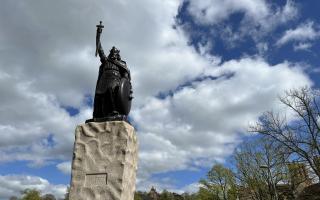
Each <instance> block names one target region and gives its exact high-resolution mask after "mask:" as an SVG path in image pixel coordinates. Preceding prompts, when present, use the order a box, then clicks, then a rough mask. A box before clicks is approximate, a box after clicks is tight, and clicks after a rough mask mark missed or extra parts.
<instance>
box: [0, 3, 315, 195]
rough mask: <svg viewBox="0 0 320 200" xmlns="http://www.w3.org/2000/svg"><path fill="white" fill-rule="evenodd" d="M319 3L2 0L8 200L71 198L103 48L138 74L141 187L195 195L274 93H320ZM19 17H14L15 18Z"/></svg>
mask: <svg viewBox="0 0 320 200" xmlns="http://www.w3.org/2000/svg"><path fill="white" fill-rule="evenodd" d="M319 8H320V2H318V1H316V0H308V1H294V0H281V1H266V0H254V1H253V0H224V1H218V0H203V1H197V0H185V1H183V0H165V1H163V0H155V1H148V0H137V1H135V2H132V1H129V0H121V1H119V0H107V1H103V0H97V1H93V2H92V3H90V4H88V3H87V2H86V1H84V0H83V1H82V0H80V1H72V0H71V1H62V0H59V1H37V0H30V1H17V2H14V3H13V2H12V1H10V0H5V1H4V2H2V5H1V8H0V16H1V17H0V25H1V27H4V28H3V29H2V30H1V31H0V44H1V45H0V52H1V53H0V92H1V95H0V100H1V102H2V104H1V105H0V110H1V114H0V131H1V134H2V136H3V138H2V141H0V199H8V197H9V196H11V195H19V191H21V190H23V189H24V188H36V189H39V190H41V191H42V192H44V193H49V192H50V193H53V194H55V195H56V196H63V194H64V192H65V188H66V186H67V185H68V184H69V181H70V161H71V158H72V148H73V142H74V129H75V127H76V125H77V124H80V123H84V121H85V120H86V119H88V118H91V115H92V106H91V105H92V95H93V94H94V88H95V83H96V78H97V74H98V66H99V59H97V58H95V57H94V48H95V46H94V45H95V42H94V40H95V31H96V30H95V25H96V24H97V23H98V21H100V20H102V21H103V22H104V25H105V29H104V30H103V34H102V44H103V47H104V49H105V51H108V49H110V48H111V47H112V46H116V47H118V48H119V49H120V50H121V56H122V58H123V59H124V60H126V61H127V63H128V65H129V68H130V70H131V72H132V79H133V89H134V96H135V98H134V103H133V108H132V111H131V113H130V119H131V121H132V124H133V125H134V126H135V128H136V130H137V135H138V139H139V142H140V148H139V169H138V176H137V189H139V190H149V189H150V188H151V186H155V187H156V188H157V189H158V190H162V189H168V190H171V191H176V192H183V191H195V190H196V188H197V182H198V180H199V179H200V178H203V177H204V176H205V174H206V172H207V171H208V170H209V168H210V167H211V166H212V165H213V164H214V163H217V162H220V163H225V164H228V161H227V160H228V158H229V157H230V155H232V152H233V150H234V148H235V147H236V146H237V145H239V144H240V143H241V141H242V140H243V139H244V138H245V136H247V133H246V131H245V130H246V127H247V126H248V124H250V123H252V122H254V121H256V120H257V119H258V117H259V116H260V115H261V113H262V112H264V111H266V110H271V109H272V110H275V111H283V108H282V107H281V106H280V105H279V103H278V101H277V97H278V95H281V93H282V92H283V91H285V90H289V89H292V88H297V87H302V86H310V87H314V88H318V87H319V85H320V79H319V73H320V68H319V61H320V59H319V52H320V43H319V38H320V16H319V14H318V10H319ZM12 10H15V12H12Z"/></svg>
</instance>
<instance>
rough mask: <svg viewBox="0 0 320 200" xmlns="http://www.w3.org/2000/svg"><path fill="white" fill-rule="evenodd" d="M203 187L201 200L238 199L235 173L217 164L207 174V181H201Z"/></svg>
mask: <svg viewBox="0 0 320 200" xmlns="http://www.w3.org/2000/svg"><path fill="white" fill-rule="evenodd" d="M200 184H201V185H202V187H201V188H200V190H199V193H198V199H199V200H220V199H221V200H235V199H236V198H237V190H236V180H235V176H234V174H233V172H232V171H231V170H230V169H228V168H225V167H224V166H222V165H220V164H217V165H214V166H213V167H212V169H211V170H210V171H209V172H208V174H207V179H203V180H200Z"/></svg>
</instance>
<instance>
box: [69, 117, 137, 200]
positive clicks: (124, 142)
mask: <svg viewBox="0 0 320 200" xmlns="http://www.w3.org/2000/svg"><path fill="white" fill-rule="evenodd" d="M137 158H138V155H137V139H136V135H135V132H134V128H133V127H132V126H131V125H129V124H128V123H127V122H123V121H113V122H99V123H98V122H90V123H86V124H83V125H79V126H78V127H77V128H76V140H75V144H74V157H73V161H72V174H71V175H72V178H71V184H70V186H71V187H70V195H69V199H71V200H106V199H107V200H133V199H134V191H135V181H136V170H137Z"/></svg>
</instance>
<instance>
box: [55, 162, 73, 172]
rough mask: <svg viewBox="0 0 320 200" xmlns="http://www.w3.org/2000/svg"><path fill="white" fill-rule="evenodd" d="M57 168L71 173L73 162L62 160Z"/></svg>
mask: <svg viewBox="0 0 320 200" xmlns="http://www.w3.org/2000/svg"><path fill="white" fill-rule="evenodd" d="M57 168H58V169H59V170H60V171H61V172H63V173H64V174H68V175H70V174H71V162H69V161H68V162H62V163H59V164H58V165H57Z"/></svg>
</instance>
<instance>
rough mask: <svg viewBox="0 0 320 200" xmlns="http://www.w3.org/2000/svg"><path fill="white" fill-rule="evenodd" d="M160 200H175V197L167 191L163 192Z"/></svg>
mask: <svg viewBox="0 0 320 200" xmlns="http://www.w3.org/2000/svg"><path fill="white" fill-rule="evenodd" d="M159 200H174V196H173V194H172V193H171V192H168V191H167V190H163V191H162V192H161V194H160V198H159Z"/></svg>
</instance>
